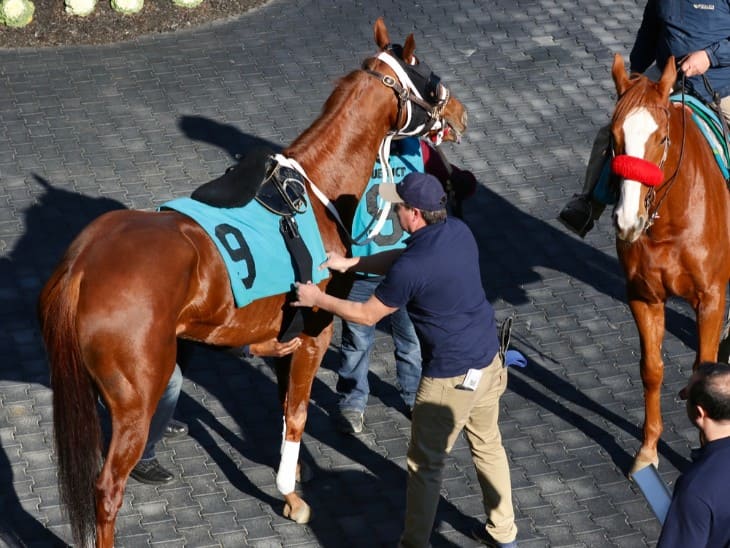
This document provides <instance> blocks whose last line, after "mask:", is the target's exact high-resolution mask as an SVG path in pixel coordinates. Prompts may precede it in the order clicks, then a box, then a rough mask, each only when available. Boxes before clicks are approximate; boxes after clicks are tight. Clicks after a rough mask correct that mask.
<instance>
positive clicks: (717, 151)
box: [593, 93, 730, 205]
mask: <svg viewBox="0 0 730 548" xmlns="http://www.w3.org/2000/svg"><path fill="white" fill-rule="evenodd" d="M669 100H670V101H671V102H672V103H681V102H682V95H681V94H679V93H677V94H674V95H671V96H670V97H669ZM684 104H685V105H686V106H687V107H689V109H690V110H691V111H692V119H693V120H694V122H695V123H696V124H697V127H698V128H699V129H700V131H701V132H702V135H704V137H705V139H706V140H707V143H708V144H709V145H710V148H711V149H712V153H713V155H714V156H715V161H716V162H717V165H718V167H719V168H720V171H722V175H723V177H725V179H728V178H730V170H729V169H728V166H729V165H730V156H729V155H728V144H727V142H726V141H725V137H724V136H723V134H722V123H721V122H720V119H719V118H718V115H717V113H716V112H715V111H714V110H712V109H711V108H710V107H708V106H707V105H706V104H704V103H703V102H702V101H700V100H699V99H696V98H695V97H693V96H692V95H687V94H685V95H684ZM610 176H611V162H610V161H607V162H605V164H604V166H603V170H602V171H601V177H600V179H599V180H598V183H597V184H596V188H595V189H594V190H593V197H594V198H595V199H596V200H598V201H599V202H601V203H604V204H606V205H613V204H615V203H616V200H617V198H618V197H617V196H616V193H615V192H614V191H613V190H612V189H611V188H610V185H609V177H610Z"/></svg>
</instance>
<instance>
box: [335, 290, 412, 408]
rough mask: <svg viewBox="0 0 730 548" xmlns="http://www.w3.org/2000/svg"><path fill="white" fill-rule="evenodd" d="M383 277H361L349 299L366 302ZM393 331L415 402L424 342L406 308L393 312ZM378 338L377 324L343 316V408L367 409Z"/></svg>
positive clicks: (401, 371) (400, 373) (408, 394)
mask: <svg viewBox="0 0 730 548" xmlns="http://www.w3.org/2000/svg"><path fill="white" fill-rule="evenodd" d="M380 280H381V278H375V277H374V278H357V279H356V280H355V283H354V284H353V286H352V289H351V290H350V295H349V296H348V299H349V300H351V301H357V302H365V301H367V300H368V299H369V298H370V297H371V296H372V294H373V293H374V292H375V288H376V287H378V284H379V283H380ZM390 332H391V335H392V336H393V343H394V344H395V352H394V354H395V371H396V378H397V379H398V384H399V388H400V394H401V397H402V398H403V401H404V402H405V404H406V405H407V406H409V407H412V406H413V403H414V401H415V399H416V391H417V390H418V382H419V380H420V378H421V346H420V344H419V343H418V338H417V337H416V330H415V329H414V327H413V323H412V322H411V319H410V318H409V317H408V313H407V312H406V310H405V308H403V309H399V310H397V311H396V312H394V313H393V314H391V315H390ZM374 342H375V326H367V325H362V324H359V323H354V322H348V321H345V320H342V344H341V345H340V369H339V371H338V374H339V378H338V379H337V392H338V394H340V403H339V406H340V409H341V410H344V409H355V410H357V411H360V412H363V411H365V406H366V405H367V403H368V395H369V394H370V386H369V385H368V369H369V368H370V350H371V349H372V347H373V343H374Z"/></svg>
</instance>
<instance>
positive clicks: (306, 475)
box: [296, 462, 313, 483]
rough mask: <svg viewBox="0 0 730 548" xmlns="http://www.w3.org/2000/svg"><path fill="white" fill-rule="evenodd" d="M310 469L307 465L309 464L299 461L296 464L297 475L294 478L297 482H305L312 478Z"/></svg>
mask: <svg viewBox="0 0 730 548" xmlns="http://www.w3.org/2000/svg"><path fill="white" fill-rule="evenodd" d="M312 476H313V474H312V469H311V468H310V467H309V465H308V464H307V463H305V462H300V463H299V464H297V475H296V480H297V482H299V483H307V482H308V481H309V480H311V479H312Z"/></svg>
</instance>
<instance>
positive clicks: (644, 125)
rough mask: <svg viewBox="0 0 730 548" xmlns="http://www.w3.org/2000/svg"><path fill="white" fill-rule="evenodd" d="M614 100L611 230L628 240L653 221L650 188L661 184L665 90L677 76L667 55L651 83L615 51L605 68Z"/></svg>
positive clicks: (666, 121) (666, 110)
mask: <svg viewBox="0 0 730 548" xmlns="http://www.w3.org/2000/svg"><path fill="white" fill-rule="evenodd" d="M611 73H612V75H613V81H614V83H615V84H616V91H617V92H618V103H617V104H616V109H615V110H614V113H613V118H612V120H611V137H612V144H613V155H614V158H613V161H612V170H613V172H614V174H615V175H616V176H617V177H618V178H619V190H620V195H619V199H618V203H617V205H616V208H615V210H614V213H613V220H614V224H615V226H616V234H617V236H618V238H619V239H620V240H622V241H625V242H628V243H632V242H635V241H636V240H637V239H638V238H639V236H641V234H642V233H643V232H644V230H646V229H647V228H648V227H649V226H650V225H651V223H652V222H653V220H654V219H653V218H652V215H653V213H654V212H652V211H650V208H651V206H652V202H653V200H654V197H655V191H654V189H655V187H656V186H658V185H661V184H663V181H664V180H665V177H664V175H663V172H662V169H663V167H664V162H665V161H666V159H667V154H668V152H669V94H670V92H671V90H672V86H673V85H674V82H675V80H676V77H677V69H676V67H675V64H674V57H670V58H669V60H668V61H667V65H666V67H665V68H664V72H663V74H662V77H661V79H660V80H659V81H658V82H652V81H651V80H649V79H648V78H646V77H645V76H641V75H638V74H632V75H631V76H629V75H627V73H626V69H625V68H624V60H623V58H622V57H621V55H619V54H616V56H615V57H614V61H613V69H612V71H611Z"/></svg>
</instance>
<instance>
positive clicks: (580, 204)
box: [558, 126, 611, 238]
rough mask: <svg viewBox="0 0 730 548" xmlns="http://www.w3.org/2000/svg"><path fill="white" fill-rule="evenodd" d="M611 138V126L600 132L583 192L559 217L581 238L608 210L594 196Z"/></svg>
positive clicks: (569, 203)
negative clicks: (604, 211) (605, 210)
mask: <svg viewBox="0 0 730 548" xmlns="http://www.w3.org/2000/svg"><path fill="white" fill-rule="evenodd" d="M610 136H611V132H610V126H603V127H602V128H601V129H599V130H598V133H597V134H596V138H595V140H594V141H593V148H592V149H591V155H590V158H589V159H588V165H587V166H586V173H585V177H584V179H583V191H582V192H581V193H580V194H574V195H573V197H572V198H571V200H570V201H569V202H568V203H567V204H566V205H565V207H564V208H563V209H562V210H561V211H560V215H559V216H558V219H559V220H560V222H562V223H563V224H564V225H565V226H566V227H568V228H569V229H570V230H572V231H573V232H575V233H576V234H578V235H579V236H580V237H581V238H582V237H583V236H585V235H586V234H587V233H588V231H589V230H590V229H591V228H593V223H594V221H595V220H596V219H598V218H599V217H600V216H601V213H603V210H604V209H605V208H606V206H605V204H603V203H601V202H599V201H598V200H596V199H594V198H593V196H592V194H593V189H594V188H595V187H596V184H598V181H599V179H600V177H601V172H602V171H603V166H604V165H605V163H606V160H607V158H606V156H607V154H608V148H609V143H610Z"/></svg>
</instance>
